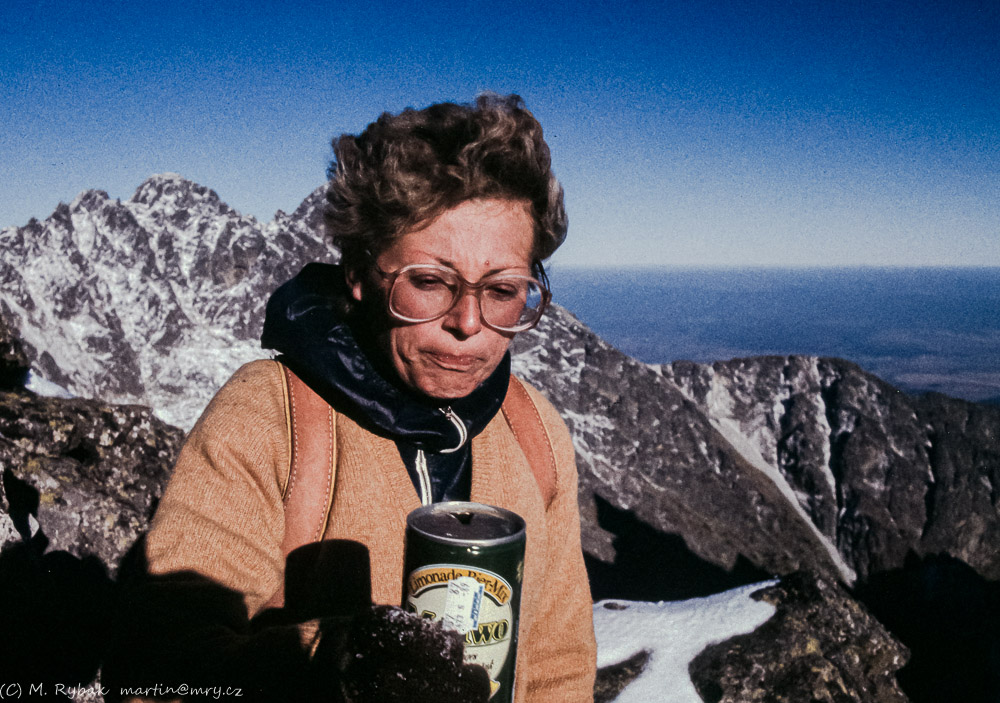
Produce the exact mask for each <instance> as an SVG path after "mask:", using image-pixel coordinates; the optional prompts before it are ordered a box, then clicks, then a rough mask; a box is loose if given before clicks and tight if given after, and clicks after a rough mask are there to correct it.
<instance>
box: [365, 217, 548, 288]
mask: <svg viewBox="0 0 1000 703" xmlns="http://www.w3.org/2000/svg"><path fill="white" fill-rule="evenodd" d="M533 243H534V221H533V219H532V217H531V215H530V211H529V208H528V205H527V203H525V202H523V201H518V200H498V199H477V200H467V201H465V202H463V203H461V204H459V205H457V206H456V207H454V208H451V209H449V210H446V211H444V212H443V213H441V214H440V215H438V216H437V217H436V218H434V219H433V220H431V221H430V222H429V223H428V224H426V225H425V226H423V227H420V228H418V229H414V230H412V231H410V232H407V233H405V234H403V235H402V236H400V237H397V238H396V239H394V240H393V242H392V244H390V245H389V247H388V248H387V249H385V250H384V251H383V252H382V254H381V255H379V257H378V258H379V262H380V264H382V266H383V267H385V268H388V269H390V270H391V269H395V268H399V267H402V266H406V265H409V264H415V263H436V264H445V265H447V266H451V267H453V268H455V269H457V270H458V271H459V273H461V274H462V275H463V276H465V277H466V278H469V279H470V280H472V279H473V277H480V276H483V275H485V274H486V273H489V272H491V271H495V270H502V269H529V270H530V268H531V251H532V245H533Z"/></svg>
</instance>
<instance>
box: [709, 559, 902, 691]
mask: <svg viewBox="0 0 1000 703" xmlns="http://www.w3.org/2000/svg"><path fill="white" fill-rule="evenodd" d="M752 597H754V598H757V599H760V600H763V601H766V602H768V603H771V604H773V605H774V606H775V607H776V608H777V613H776V614H775V615H774V616H773V617H772V618H771V619H770V620H768V621H767V622H766V623H764V624H763V625H761V626H760V627H758V628H757V629H756V630H755V631H754V632H752V633H750V634H747V635H740V636H738V637H734V638H733V639H731V640H728V641H726V642H722V643H720V644H717V645H713V646H711V647H708V648H707V649H706V650H705V651H704V652H702V653H701V654H699V655H698V656H697V657H695V659H694V661H692V662H691V667H690V671H691V680H692V682H693V683H694V685H695V688H696V689H697V690H698V693H699V695H700V696H701V697H702V699H703V700H704V701H705V702H706V703H752V702H753V701H760V702H761V703H764V702H767V703H798V702H799V701H823V702H824V703H906V701H908V700H909V699H908V698H907V697H906V696H905V695H904V694H903V692H902V691H901V690H900V688H899V686H898V685H897V683H896V678H895V674H896V672H897V671H898V670H899V669H900V668H902V667H903V665H904V664H905V663H906V659H907V651H906V649H905V648H904V647H903V646H902V645H900V643H899V642H898V641H896V640H895V639H894V638H893V637H892V635H890V634H889V632H888V631H887V630H886V629H885V628H884V627H883V626H882V625H880V624H879V622H878V621H877V620H875V618H873V617H872V616H871V615H870V614H869V613H868V612H867V611H866V610H864V609H863V608H862V607H861V606H859V605H858V603H857V602H856V601H854V600H853V599H852V598H851V597H850V596H848V594H847V593H846V592H845V591H844V590H843V589H841V588H839V587H838V586H836V585H833V584H831V583H829V582H827V581H825V580H823V579H819V578H816V577H814V576H811V575H808V574H803V573H799V574H794V575H791V576H787V577H785V578H783V579H782V580H781V582H780V583H778V584H776V585H774V586H771V587H768V588H765V589H764V590H762V591H759V592H757V593H756V594H754V595H753V596H752Z"/></svg>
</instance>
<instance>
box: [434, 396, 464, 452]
mask: <svg viewBox="0 0 1000 703" xmlns="http://www.w3.org/2000/svg"><path fill="white" fill-rule="evenodd" d="M438 409H439V410H440V411H441V412H443V413H444V415H445V417H447V418H448V419H449V420H451V424H453V425H454V426H455V429H457V430H458V444H457V445H456V446H454V447H452V448H451V449H442V450H441V451H440V453H441V454H451V453H452V452H457V451H458V450H459V449H461V448H462V447H464V446H465V443H466V442H467V441H468V439H469V430H468V428H466V426H465V423H464V422H462V418H460V417H459V416H458V415H457V414H456V413H455V411H454V410H452V409H451V406H450V405H449V406H448V407H447V408H438Z"/></svg>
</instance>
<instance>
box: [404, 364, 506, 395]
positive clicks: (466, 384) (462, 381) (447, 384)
mask: <svg viewBox="0 0 1000 703" xmlns="http://www.w3.org/2000/svg"><path fill="white" fill-rule="evenodd" d="M488 376H489V374H487V373H449V372H441V371H440V370H438V369H433V370H429V371H426V372H422V373H421V372H418V373H417V374H415V375H414V377H413V378H412V379H410V383H409V385H410V386H411V387H413V388H415V389H416V390H418V391H420V392H421V393H423V394H424V395H426V396H429V397H431V398H434V399H436V400H454V399H456V398H464V397H465V396H467V395H469V394H470V393H472V391H474V390H476V388H478V387H479V384H480V383H482V382H483V381H484V380H485V379H486V378H487V377H488Z"/></svg>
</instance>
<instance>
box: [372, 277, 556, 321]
mask: <svg viewBox="0 0 1000 703" xmlns="http://www.w3.org/2000/svg"><path fill="white" fill-rule="evenodd" d="M375 270H376V271H377V272H378V273H379V274H381V275H382V276H383V277H384V278H387V279H389V295H388V303H389V314H390V315H392V316H393V317H395V318H396V319H397V320H402V321H403V322H430V321H431V320H436V319H438V318H439V317H444V316H445V315H447V314H448V312H449V311H451V310H452V308H454V307H455V305H456V304H457V303H458V301H459V300H460V299H461V298H462V296H464V295H466V293H467V292H471V293H473V294H474V295H475V296H476V300H477V301H479V313H480V316H481V319H482V321H483V322H484V323H485V324H486V325H487V326H488V327H490V328H492V329H494V330H497V331H498V332H523V331H524V330H528V329H531V328H532V327H534V326H535V325H536V324H538V320H539V319H540V318H541V317H542V313H543V312H544V311H545V306H546V305H548V303H549V300H550V299H551V297H552V296H551V294H550V293H549V291H548V289H546V288H545V286H543V285H542V284H541V283H539V282H538V281H537V280H535V279H534V278H532V277H531V276H522V275H520V274H516V273H504V272H501V273H494V274H491V275H489V276H486V277H485V278H482V279H480V281H479V282H478V283H470V282H469V281H467V280H465V279H464V278H462V276H461V275H459V273H458V271H456V270H455V269H452V268H449V267H448V266H439V265H437V264H410V265H409V266H404V267H403V268H401V269H399V270H398V271H392V272H389V273H387V272H385V271H382V270H380V269H379V268H377V267H375Z"/></svg>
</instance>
